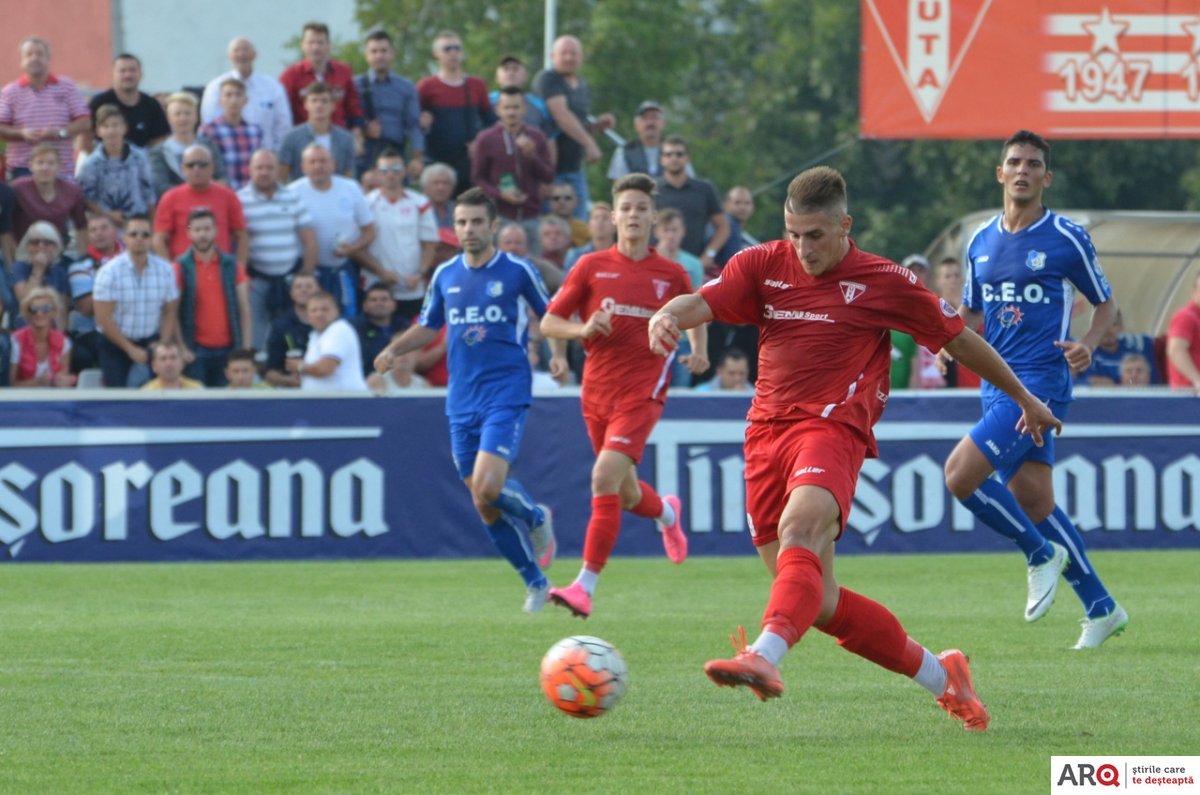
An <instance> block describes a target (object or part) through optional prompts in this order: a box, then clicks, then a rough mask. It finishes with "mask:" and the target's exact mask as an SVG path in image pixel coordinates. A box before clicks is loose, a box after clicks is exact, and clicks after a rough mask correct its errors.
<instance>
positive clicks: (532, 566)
mask: <svg viewBox="0 0 1200 795" xmlns="http://www.w3.org/2000/svg"><path fill="white" fill-rule="evenodd" d="M484 529H486V530H487V534H488V537H489V538H491V539H492V543H493V544H495V545H496V549H498V550H500V554H501V555H503V556H504V558H505V559H506V560H507V561H508V562H509V563H511V564H512V567H513V568H514V569H516V570H517V573H518V574H520V575H521V579H522V580H524V581H525V584H526V585H527V586H536V587H541V586H543V585H545V584H546V576H545V575H544V574H542V570H541V569H540V568H538V564H537V560H536V559H535V558H534V557H533V548H532V547H531V546H530V545H529V542H528V541H527V540H526V539H525V531H524V530H523V529H522V528H521V527H520V526H519V525H518V524H517V522H516V521H514V520H513V518H512V517H510V516H507V515H505V514H503V513H502V514H500V518H499V519H497V520H496V521H495V523H493V524H485V525H484Z"/></svg>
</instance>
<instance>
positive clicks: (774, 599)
mask: <svg viewBox="0 0 1200 795" xmlns="http://www.w3.org/2000/svg"><path fill="white" fill-rule="evenodd" d="M776 570H777V572H778V573H777V574H776V575H775V582H773V583H772V584H771V598H770V599H768V600H767V609H766V611H765V612H764V613H763V623H762V625H763V629H764V630H766V631H767V632H774V633H775V634H776V635H778V636H780V637H781V638H783V639H784V640H786V641H787V644H788V646H789V647H791V646H793V645H795V644H796V642H797V641H798V640H800V638H801V636H803V635H804V633H805V632H806V631H807V630H808V628H809V627H811V626H812V623H813V622H814V621H816V620H817V614H818V613H820V612H821V593H822V585H821V559H820V558H818V557H817V556H816V555H815V554H814V553H812V552H810V551H809V550H807V549H804V548H803V547H788V548H787V549H785V550H783V551H782V552H780V553H779V559H778V564H777V566H776Z"/></svg>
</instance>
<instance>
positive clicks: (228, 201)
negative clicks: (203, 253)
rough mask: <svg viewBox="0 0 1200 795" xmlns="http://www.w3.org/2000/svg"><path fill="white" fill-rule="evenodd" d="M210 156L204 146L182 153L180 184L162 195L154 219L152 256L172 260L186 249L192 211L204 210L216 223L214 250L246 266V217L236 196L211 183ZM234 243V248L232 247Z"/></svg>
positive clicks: (211, 168) (211, 161)
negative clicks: (215, 244)
mask: <svg viewBox="0 0 1200 795" xmlns="http://www.w3.org/2000/svg"><path fill="white" fill-rule="evenodd" d="M213 162H214V161H213V156H212V152H210V151H209V149H208V147H207V146H204V145H203V144H192V145H191V146H189V147H188V148H187V149H185V150H184V152H183V172H184V179H185V180H186V181H185V182H184V183H183V184H182V185H180V186H178V187H175V188H171V189H170V190H169V191H167V192H166V193H165V194H163V197H162V201H160V202H159V203H158V213H157V214H156V215H155V216H154V253H155V254H157V255H158V256H160V257H162V258H163V259H171V260H173V259H176V258H177V257H179V255H180V254H182V253H183V252H185V251H187V249H188V238H187V224H188V218H189V217H190V216H191V213H192V210H194V209H196V208H197V207H206V208H208V209H209V210H211V211H212V213H213V216H214V217H215V218H216V222H217V248H219V249H220V250H221V251H224V252H225V253H226V254H235V255H236V257H237V263H238V265H239V266H240V267H242V268H245V267H246V257H247V252H248V251H249V249H250V238H249V235H248V234H247V233H246V217H245V215H244V214H243V213H242V202H241V200H240V199H238V197H237V194H236V193H234V192H233V191H232V190H230V189H229V188H227V187H225V186H224V185H221V184H220V183H217V182H213V178H212V176H213ZM235 244H236V247H235Z"/></svg>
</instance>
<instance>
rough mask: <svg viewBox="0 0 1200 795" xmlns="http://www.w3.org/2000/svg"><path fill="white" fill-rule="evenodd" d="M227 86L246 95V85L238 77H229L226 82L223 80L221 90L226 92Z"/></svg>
mask: <svg viewBox="0 0 1200 795" xmlns="http://www.w3.org/2000/svg"><path fill="white" fill-rule="evenodd" d="M226 86H234V87H235V88H237V90H238V91H241V92H242V93H243V94H245V93H246V84H245V83H244V82H242V81H241V80H239V79H238V78H236V77H227V78H225V79H224V80H222V81H221V86H220V90H221V91H224V90H225V87H226Z"/></svg>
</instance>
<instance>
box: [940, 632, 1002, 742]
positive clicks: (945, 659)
mask: <svg viewBox="0 0 1200 795" xmlns="http://www.w3.org/2000/svg"><path fill="white" fill-rule="evenodd" d="M938 659H939V660H941V662H942V667H943V668H945V669H946V691H945V692H944V693H942V697H941V698H939V699H938V700H937V703H938V706H939V707H941V708H942V709H944V710H946V712H949V713H950V717H952V718H955V719H957V720H961V721H962V723H963V728H964V729H966V730H967V731H972V732H981V731H983V730H984V729H986V728H987V727H988V721H989V720H991V718H989V717H988V713H987V708H986V707H984V706H983V702H982V701H980V700H979V696H977V695H975V688H974V687H973V686H972V685H971V671H970V668H969V667H968V663H969V662H970V660H968V659H967V655H965V654H963V653H962V652H961V651H959V650H958V649H947V650H946V651H944V652H942V653H941V654H939V655H938Z"/></svg>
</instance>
